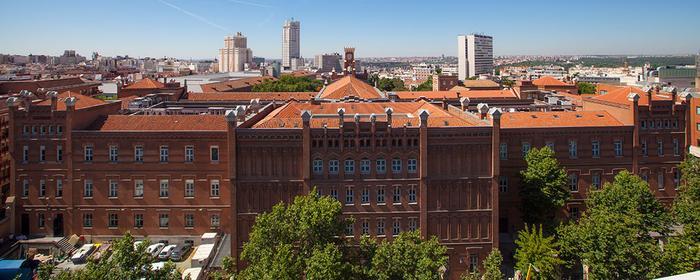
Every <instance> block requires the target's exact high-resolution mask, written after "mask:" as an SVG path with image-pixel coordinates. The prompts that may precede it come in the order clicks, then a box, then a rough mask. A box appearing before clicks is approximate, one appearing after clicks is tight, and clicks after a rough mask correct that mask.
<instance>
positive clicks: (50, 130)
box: [49, 125, 53, 135]
mask: <svg viewBox="0 0 700 280" xmlns="http://www.w3.org/2000/svg"><path fill="white" fill-rule="evenodd" d="M49 134H51V135H53V125H49Z"/></svg>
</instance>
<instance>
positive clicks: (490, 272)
mask: <svg viewBox="0 0 700 280" xmlns="http://www.w3.org/2000/svg"><path fill="white" fill-rule="evenodd" d="M502 263H503V256H502V255H501V251H499V250H498V249H496V248H494V249H493V250H491V253H489V255H488V256H487V257H486V259H485V260H484V276H483V278H482V279H483V280H501V279H503V273H501V264H502Z"/></svg>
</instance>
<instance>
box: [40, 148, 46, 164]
mask: <svg viewBox="0 0 700 280" xmlns="http://www.w3.org/2000/svg"><path fill="white" fill-rule="evenodd" d="M39 161H41V162H44V161H46V146H40V147H39Z"/></svg>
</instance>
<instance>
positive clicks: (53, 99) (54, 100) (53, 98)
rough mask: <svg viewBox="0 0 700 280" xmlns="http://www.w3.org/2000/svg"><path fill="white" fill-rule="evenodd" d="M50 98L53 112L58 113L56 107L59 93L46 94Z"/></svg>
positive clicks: (50, 92)
mask: <svg viewBox="0 0 700 280" xmlns="http://www.w3.org/2000/svg"><path fill="white" fill-rule="evenodd" d="M46 95H47V96H49V98H51V111H52V112H53V111H56V106H57V105H58V92H55V91H49V92H47V93H46Z"/></svg>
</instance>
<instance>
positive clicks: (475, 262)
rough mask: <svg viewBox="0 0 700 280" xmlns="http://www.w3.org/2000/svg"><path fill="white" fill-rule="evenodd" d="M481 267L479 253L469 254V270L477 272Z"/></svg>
mask: <svg viewBox="0 0 700 280" xmlns="http://www.w3.org/2000/svg"><path fill="white" fill-rule="evenodd" d="M478 269H479V255H477V254H469V271H471V272H476V271H477V270H478Z"/></svg>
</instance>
